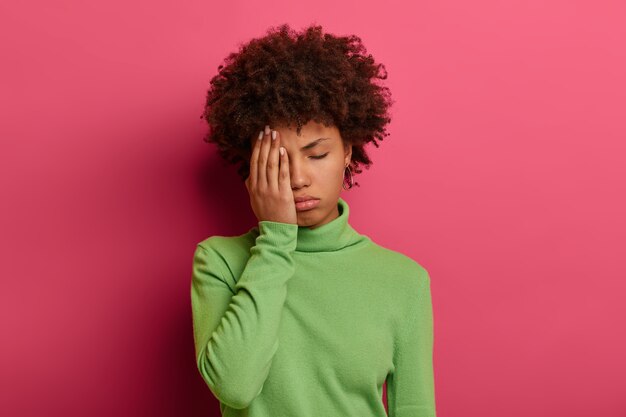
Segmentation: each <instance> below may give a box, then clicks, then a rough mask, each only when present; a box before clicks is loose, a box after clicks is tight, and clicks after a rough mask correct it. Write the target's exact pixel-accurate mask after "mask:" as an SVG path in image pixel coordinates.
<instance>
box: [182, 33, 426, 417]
mask: <svg viewBox="0 0 626 417" xmlns="http://www.w3.org/2000/svg"><path fill="white" fill-rule="evenodd" d="M226 61H227V65H226V66H220V67H219V68H220V71H219V74H218V75H216V76H215V77H214V78H213V79H212V80H211V87H212V88H211V89H210V91H209V93H208V95H207V102H206V109H205V112H204V114H203V117H204V118H205V119H206V120H207V122H208V123H209V126H210V128H211V130H210V132H209V134H208V135H207V137H206V140H207V141H209V142H213V143H216V144H217V146H218V149H219V151H220V154H221V155H222V157H224V158H225V159H226V160H228V161H230V162H232V163H240V164H241V166H240V168H239V171H238V172H239V174H240V175H241V177H242V180H243V179H245V185H246V188H247V190H248V193H249V195H250V204H251V206H252V209H253V211H254V213H255V215H256V217H257V219H258V225H257V226H256V227H254V228H252V229H250V230H249V231H248V232H247V233H245V234H243V235H239V236H211V237H209V238H207V239H205V240H203V241H202V242H200V243H198V245H197V248H196V251H195V254H194V259H193V277H192V284H191V301H192V312H193V330H194V341H195V352H196V359H197V366H198V370H199V371H200V374H201V375H202V378H203V379H204V380H205V381H206V383H207V385H208V387H209V388H210V390H211V392H212V393H213V394H214V395H215V397H216V398H217V399H218V400H219V401H220V408H221V412H222V415H223V416H250V417H266V416H271V417H280V416H289V417H298V416H315V417H336V416H342V417H347V416H355V417H366V416H367V417H369V416H385V415H387V413H386V412H385V405H384V403H383V401H382V392H383V391H382V389H383V384H384V383H385V382H386V384H387V403H388V413H389V415H390V416H397V417H418V416H419V417H432V416H435V394H434V375H433V363H432V350H433V317H432V307H431V294H430V278H429V275H428V272H427V271H426V270H425V269H424V268H423V267H422V266H420V265H419V264H418V263H417V262H415V261H414V260H412V259H411V258H409V257H408V256H405V255H403V254H401V253H399V252H395V251H392V250H390V249H386V248H384V247H382V246H380V245H378V244H376V243H374V242H373V241H372V240H371V239H370V238H369V237H367V236H366V235H363V234H360V233H358V232H357V231H356V230H355V229H354V228H353V227H352V226H351V225H350V223H349V222H348V218H349V213H350V210H349V206H348V204H347V203H346V201H345V200H344V199H342V198H341V197H340V192H341V190H342V188H343V189H346V190H348V189H350V188H351V187H352V186H353V185H354V184H355V182H354V177H353V171H354V172H356V173H359V172H361V171H360V170H359V165H360V164H363V165H365V166H366V167H369V164H370V163H371V161H370V160H369V158H368V156H367V154H366V152H365V149H364V145H365V144H366V143H368V142H373V143H374V144H375V146H376V147H378V146H379V145H378V144H377V143H376V141H375V139H376V138H378V139H379V140H382V139H383V137H384V136H387V133H386V131H385V125H386V124H387V123H388V122H389V121H390V118H389V117H388V114H387V112H388V109H389V107H390V105H391V103H392V100H391V99H390V97H389V93H388V89H387V88H386V87H382V86H379V85H378V84H376V83H375V82H372V80H373V79H374V78H380V79H384V78H386V74H385V73H384V74H381V73H380V72H379V70H380V69H381V68H382V69H384V66H383V65H382V64H375V62H374V59H373V58H372V56H371V55H366V53H365V48H364V47H363V45H362V44H361V41H360V38H358V37H357V36H354V35H353V36H347V37H338V36H334V35H331V34H323V33H322V29H321V27H320V26H311V27H309V28H307V29H305V30H304V31H302V32H300V33H296V32H295V31H294V30H293V29H291V28H290V27H289V26H288V25H286V24H285V25H282V26H279V27H278V28H276V29H274V28H271V29H270V30H268V33H267V34H266V36H264V37H263V38H259V39H253V40H252V41H250V42H249V43H248V44H247V45H243V46H241V48H240V50H239V52H238V53H232V54H230V55H229V56H228V58H227V59H226ZM357 185H358V183H357Z"/></svg>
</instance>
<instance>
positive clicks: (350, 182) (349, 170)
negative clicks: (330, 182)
mask: <svg viewBox="0 0 626 417" xmlns="http://www.w3.org/2000/svg"><path fill="white" fill-rule="evenodd" d="M346 169H347V170H348V174H350V180H349V182H348V188H346ZM353 185H354V179H353V178H352V170H351V169H350V166H349V165H346V168H345V169H344V170H343V183H342V184H341V186H342V187H343V189H344V190H349V189H350V188H352V186H353Z"/></svg>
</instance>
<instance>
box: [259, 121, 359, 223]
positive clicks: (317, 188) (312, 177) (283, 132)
mask: <svg viewBox="0 0 626 417" xmlns="http://www.w3.org/2000/svg"><path fill="white" fill-rule="evenodd" d="M270 128H271V129H273V130H277V131H278V133H279V137H280V145H281V146H282V147H284V148H285V150H286V151H287V155H288V157H289V173H290V175H291V189H292V191H293V196H294V198H296V197H300V196H304V195H308V196H311V197H314V198H317V199H319V203H318V204H317V205H316V206H315V207H313V208H310V209H307V210H299V209H298V208H296V214H297V217H298V226H307V227H309V228H311V229H314V228H316V227H319V226H322V225H324V224H326V223H328V222H330V221H332V220H333V219H335V218H337V217H338V216H339V210H338V209H337V200H338V199H339V195H340V194H341V191H342V184H343V176H344V171H345V168H346V166H347V165H348V164H349V163H350V158H351V157H352V145H345V146H344V144H343V141H342V139H341V134H340V133H339V129H337V127H335V126H332V125H331V126H329V127H326V126H324V124H322V123H317V122H315V121H309V122H308V123H307V124H306V125H304V126H303V127H302V129H301V131H300V135H299V136H298V134H297V133H296V129H295V127H290V126H286V125H281V124H276V125H270Z"/></svg>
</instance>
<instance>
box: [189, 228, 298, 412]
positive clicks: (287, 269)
mask: <svg viewBox="0 0 626 417" xmlns="http://www.w3.org/2000/svg"><path fill="white" fill-rule="evenodd" d="M297 231H298V225H296V224H290V223H280V222H272V221H261V222H259V232H260V233H259V235H258V236H257V238H256V241H255V245H254V246H252V247H251V248H250V257H249V259H248V261H247V263H246V265H245V267H244V269H243V272H242V273H241V276H240V277H239V279H238V281H237V282H236V283H235V284H234V285H232V284H231V285H230V286H229V285H228V284H227V280H225V279H224V277H225V276H226V275H225V272H226V271H228V269H227V268H228V266H227V265H226V264H225V262H224V260H223V258H222V256H221V255H220V254H219V253H218V251H217V250H215V249H214V248H212V247H211V245H201V244H198V246H197V247H196V251H195V254H194V259H193V275H192V284H191V304H192V319H193V333H194V344H195V352H196V361H197V366H198V370H199V371H200V374H201V375H202V378H203V379H204V380H205V382H206V383H207V385H208V386H209V388H210V390H211V392H212V393H213V394H214V395H215V397H216V398H217V399H218V400H219V401H220V402H222V403H223V404H225V405H228V406H229V407H231V408H237V409H242V408H245V407H247V406H248V405H249V404H250V402H252V400H253V399H254V398H256V397H257V396H258V395H259V394H260V393H261V390H262V388H263V384H264V382H265V380H266V378H267V376H268V373H269V369H270V365H271V363H272V359H273V357H274V355H275V353H276V351H277V350H278V345H279V340H278V329H279V324H280V319H281V313H282V309H283V305H284V302H285V299H286V296H287V281H288V280H289V279H290V278H291V277H292V276H293V274H294V272H295V264H294V261H293V258H292V253H293V251H294V250H295V249H296V243H297ZM209 240H210V239H209ZM207 246H208V247H207Z"/></svg>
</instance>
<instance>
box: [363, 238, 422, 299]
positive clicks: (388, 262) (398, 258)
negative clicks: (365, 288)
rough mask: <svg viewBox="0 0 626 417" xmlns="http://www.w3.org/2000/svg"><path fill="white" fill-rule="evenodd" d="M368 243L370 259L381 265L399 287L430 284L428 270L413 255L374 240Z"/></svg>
mask: <svg viewBox="0 0 626 417" xmlns="http://www.w3.org/2000/svg"><path fill="white" fill-rule="evenodd" d="M372 243H373V244H372V245H370V247H369V250H370V251H371V259H372V260H374V261H375V262H376V263H379V264H380V265H382V266H383V267H384V268H385V269H386V270H387V271H388V272H389V273H390V276H392V277H393V279H394V280H395V281H396V284H398V286H399V287H401V288H405V289H406V288H415V287H416V286H417V287H420V286H424V285H430V275H429V273H428V270H427V269H426V268H425V267H424V266H423V265H422V264H421V263H420V262H418V261H417V260H415V259H414V258H413V257H411V256H409V255H407V254H405V253H403V252H401V251H398V250H393V249H390V248H387V247H384V246H381V245H379V244H377V243H375V242H372Z"/></svg>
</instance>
